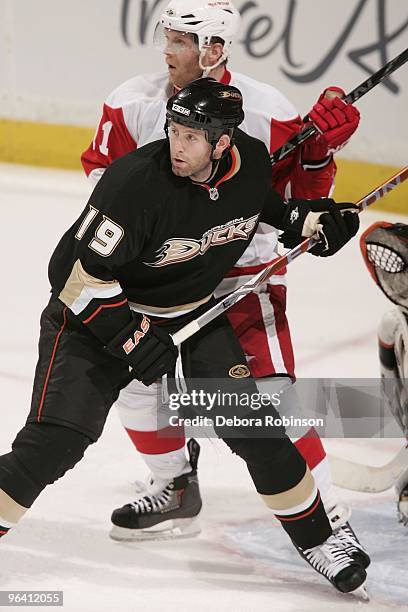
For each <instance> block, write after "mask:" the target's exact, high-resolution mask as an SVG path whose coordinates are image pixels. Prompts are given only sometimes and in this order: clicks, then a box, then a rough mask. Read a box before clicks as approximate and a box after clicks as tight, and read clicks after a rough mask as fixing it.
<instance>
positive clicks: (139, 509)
mask: <svg viewBox="0 0 408 612" xmlns="http://www.w3.org/2000/svg"><path fill="white" fill-rule="evenodd" d="M172 493H173V483H172V482H171V483H170V484H168V485H167V487H165V488H164V489H163V491H162V492H161V493H160V495H145V496H144V497H141V498H140V499H137V500H136V501H134V502H131V503H130V504H129V505H130V506H131V507H132V508H133V510H134V511H135V512H136V514H146V512H160V511H161V510H163V508H165V506H166V505H167V504H168V503H169V501H170V498H171V496H172Z"/></svg>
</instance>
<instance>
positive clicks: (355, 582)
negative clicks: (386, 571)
mask: <svg viewBox="0 0 408 612" xmlns="http://www.w3.org/2000/svg"><path fill="white" fill-rule="evenodd" d="M296 548H297V550H298V552H299V554H300V555H301V557H303V559H305V561H307V562H308V563H309V565H311V566H312V567H313V569H314V570H316V572H318V573H319V574H321V575H322V576H324V577H325V578H326V580H328V581H329V582H330V583H331V584H332V585H333V586H334V587H335V588H336V589H337V590H338V591H340V592H341V593H352V594H353V595H355V596H356V597H358V598H361V599H364V600H367V599H368V595H367V591H366V590H365V587H364V583H365V581H366V578H367V574H366V571H365V569H364V567H362V566H361V565H360V563H357V562H356V561H354V560H353V559H352V558H351V557H350V556H349V555H348V554H347V552H346V551H345V549H344V547H343V543H342V542H341V540H340V538H338V536H337V535H335V534H332V535H331V536H330V537H329V538H328V539H327V540H326V541H325V542H323V544H320V545H319V546H314V547H313V548H309V549H305V550H303V549H301V548H299V547H298V546H296Z"/></svg>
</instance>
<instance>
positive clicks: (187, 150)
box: [169, 121, 212, 181]
mask: <svg viewBox="0 0 408 612" xmlns="http://www.w3.org/2000/svg"><path fill="white" fill-rule="evenodd" d="M169 141H170V158H171V166H172V170H173V173H174V174H175V175H176V176H184V177H189V178H191V179H192V180H194V181H206V180H207V179H208V178H209V177H210V174H211V170H212V162H211V145H210V144H209V142H208V141H207V139H206V135H205V132H203V130H194V129H192V128H189V127H187V126H185V125H180V124H179V123H175V122H174V121H171V122H170V125H169Z"/></svg>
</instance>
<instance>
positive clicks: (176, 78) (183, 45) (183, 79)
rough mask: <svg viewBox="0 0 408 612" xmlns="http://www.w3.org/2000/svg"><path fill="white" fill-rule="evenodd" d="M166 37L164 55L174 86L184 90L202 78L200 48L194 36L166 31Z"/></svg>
mask: <svg viewBox="0 0 408 612" xmlns="http://www.w3.org/2000/svg"><path fill="white" fill-rule="evenodd" d="M164 36H165V47H164V55H165V58H166V64H167V66H168V70H169V75H170V80H171V82H172V83H173V85H175V86H176V87H179V88H180V89H182V88H183V87H185V86H186V85H188V84H189V83H191V82H192V81H195V80H196V79H199V78H200V77H201V76H202V71H201V69H200V65H199V51H198V46H197V45H196V43H195V42H194V38H193V35H192V34H188V33H185V32H178V31H176V30H165V31H164Z"/></svg>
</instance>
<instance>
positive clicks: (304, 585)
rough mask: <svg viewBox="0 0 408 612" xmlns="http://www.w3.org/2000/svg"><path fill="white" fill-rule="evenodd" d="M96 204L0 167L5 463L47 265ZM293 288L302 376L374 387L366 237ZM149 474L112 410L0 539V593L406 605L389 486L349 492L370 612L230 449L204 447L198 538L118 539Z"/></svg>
mask: <svg viewBox="0 0 408 612" xmlns="http://www.w3.org/2000/svg"><path fill="white" fill-rule="evenodd" d="M87 194H88V186H87V184H86V182H85V180H84V178H83V177H82V175H81V174H79V173H75V172H62V171H50V170H39V169H29V168H22V167H18V166H11V165H10V166H9V165H3V166H0V211H1V232H0V253H1V265H2V270H1V281H2V291H1V316H0V383H1V389H2V395H1V397H2V407H1V423H2V425H1V431H0V454H2V453H5V452H8V451H9V449H10V444H11V442H12V440H13V438H14V435H15V433H16V432H17V430H18V429H19V428H20V427H21V426H22V425H23V424H24V420H25V417H26V414H27V411H28V407H29V402H30V394H31V382H32V376H33V371H34V367H35V362H36V350H37V349H36V345H37V337H38V330H39V315H40V312H41V310H42V309H43V307H44V306H45V304H46V302H47V300H48V291H49V287H48V280H47V264H48V260H49V257H50V255H51V252H52V250H53V249H54V247H55V245H56V243H57V241H58V240H59V237H60V236H61V235H62V233H63V232H64V231H65V229H67V228H68V227H69V225H70V224H71V223H72V222H73V221H74V219H76V218H77V216H78V214H79V213H80V211H81V210H82V208H83V206H84V204H85V202H86V200H87ZM362 195H363V194H362ZM384 202H385V201H384ZM378 219H387V220H391V221H393V220H398V217H395V216H394V215H391V214H388V213H387V212H386V211H384V212H380V213H373V212H371V211H367V212H365V213H364V214H363V215H362V217H361V221H362V226H363V227H366V226H367V225H368V224H370V223H372V222H373V221H374V220H378ZM402 220H403V219H402ZM405 220H406V219H405ZM289 280H290V287H289V318H290V322H291V326H292V332H293V341H294V345H295V351H296V356H297V372H298V375H299V376H300V377H303V376H304V377H316V376H330V377H333V376H341V377H347V376H348V377H367V378H370V377H376V376H377V374H378V364H377V355H376V327H377V323H378V321H379V319H380V317H381V315H382V313H383V312H384V310H385V309H386V308H387V307H388V304H387V302H386V300H385V298H384V297H383V296H382V295H381V293H380V291H379V290H378V289H377V288H376V287H375V285H374V283H373V281H372V280H371V278H370V277H369V275H368V273H367V271H366V270H365V267H364V264H363V261H362V258H361V255H360V253H359V249H358V243H357V241H356V240H355V241H354V242H353V243H352V244H350V245H349V246H348V247H347V248H345V249H344V250H343V252H341V253H339V254H338V255H337V256H336V257H334V258H330V259H327V260H318V259H317V258H314V257H312V256H310V255H304V256H302V257H301V258H300V259H299V260H298V261H296V262H293V264H291V265H290V268H289ZM400 444H401V441H400V440H386V441H384V440H380V441H377V442H368V441H362V440H361V441H358V440H357V441H356V440H354V441H341V440H340V441H338V440H328V441H327V444H326V447H327V448H328V449H329V450H331V451H333V452H335V453H336V454H343V455H344V456H349V457H351V458H353V459H358V458H359V456H361V454H362V453H363V452H364V457H365V459H367V458H368V459H369V460H370V461H372V463H373V464H377V465H379V464H382V463H385V462H386V461H387V460H388V459H389V458H391V457H392V455H393V454H394V453H395V452H396V450H397V449H398V448H399V446H400ZM145 473H146V472H145V468H144V466H143V464H142V462H141V460H140V459H139V458H138V456H137V455H136V453H135V452H134V451H133V449H132V446H131V444H130V442H129V440H128V438H127V436H126V434H125V433H124V432H123V430H122V429H121V426H120V424H119V420H118V417H117V415H116V413H115V412H114V411H112V412H111V415H110V417H109V419H108V423H107V425H106V428H105V431H104V434H103V436H102V439H101V440H100V441H99V442H98V443H97V444H96V445H94V446H92V447H91V448H90V449H89V450H88V451H87V453H86V456H85V458H84V460H83V461H82V462H81V463H80V464H79V465H78V466H77V467H76V468H75V469H74V470H72V471H71V472H69V473H68V474H67V475H66V476H65V477H64V478H63V479H62V480H61V481H59V482H58V483H56V484H55V485H53V486H51V487H49V488H48V489H47V490H46V491H45V492H44V493H43V494H42V495H41V496H40V498H39V499H38V501H37V503H36V504H35V505H34V506H33V508H32V510H31V511H30V512H29V513H28V515H27V517H26V518H25V519H24V520H23V521H22V522H21V523H20V525H19V526H18V528H16V529H15V530H14V531H13V532H12V533H10V534H9V535H8V536H7V537H5V538H3V539H2V541H1V543H0V559H1V563H0V590H23V589H24V590H63V591H64V609H65V610H67V611H69V612H71V611H72V612H73V611H79V610H86V611H91V610H92V611H93V610H95V611H96V610H97V611H98V612H102V611H110V610H119V611H128V610H129V611H133V610H134V611H140V610H146V611H148V612H150V611H160V612H163V611H166V612H167V611H172V610H174V611H176V610H177V611H180V610H190V609H193V610H196V611H197V612H198V611H204V610H213V611H214V612H215V611H222V612H224V611H225V612H232V611H234V612H235V611H237V612H241V611H242V612H249V611H252V610H253V611H257V612H258V611H262V612H264V611H279V612H280V611H286V610H295V611H297V612H303V611H309V610H310V611H312V610H334V611H336V610H362V609H363V608H362V606H363V605H367V606H368V607H369V608H370V609H371V610H375V611H376V612H377V611H381V610H388V609H406V605H407V602H408V586H407V584H408V572H407V570H406V545H407V543H408V540H407V538H408V531H407V530H404V529H403V527H401V526H400V525H398V523H397V520H396V515H395V503H394V500H393V494H392V492H391V491H389V492H386V493H384V494H381V495H368V494H356V493H350V492H347V491H342V490H340V489H339V490H338V494H339V496H341V497H343V498H346V499H347V500H349V502H350V503H351V504H352V505H353V508H354V516H353V524H354V525H355V526H356V529H357V530H358V532H359V534H360V535H361V539H362V541H363V542H364V543H365V544H366V545H367V546H368V548H369V549H370V550H371V552H372V557H373V563H372V568H370V570H369V582H368V588H369V590H370V592H371V596H372V599H371V603H369V604H361V603H359V602H357V601H356V600H355V599H353V598H352V597H350V596H343V595H340V594H336V593H335V592H334V590H333V589H332V587H331V586H330V585H329V584H328V583H327V582H326V581H324V580H323V579H321V578H320V577H318V576H317V575H315V574H314V572H313V571H312V570H309V568H308V567H306V566H304V564H303V561H302V560H301V559H300V558H298V556H297V554H296V553H295V551H294V550H292V548H291V545H290V543H289V542H288V540H287V538H286V536H285V535H284V534H283V533H282V531H281V530H280V528H279V527H278V525H277V524H276V522H275V521H274V520H272V518H271V516H270V514H269V512H268V510H267V509H266V507H264V506H263V504H262V502H261V501H260V499H259V498H258V496H257V495H256V493H255V492H254V490H253V488H252V486H251V482H250V479H249V476H248V474H247V472H246V469H245V466H244V465H243V463H242V462H241V460H240V459H238V458H236V457H234V456H232V455H231V454H230V452H229V451H228V449H227V448H226V447H225V446H224V445H223V444H222V443H221V442H219V441H202V454H201V462H200V466H199V473H200V483H201V488H202V493H203V497H204V509H203V512H202V516H201V525H202V534H201V535H200V536H199V537H198V538H195V539H190V540H179V541H173V542H153V543H152V542H149V543H132V544H118V543H115V542H113V541H112V540H110V539H109V538H108V531H109V525H110V521H109V517H110V513H111V511H112V509H113V508H116V507H118V506H120V505H122V504H124V503H126V502H128V501H130V500H131V499H132V497H133V489H132V485H131V482H132V481H133V480H135V479H141V478H143V476H144V475H145Z"/></svg>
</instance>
